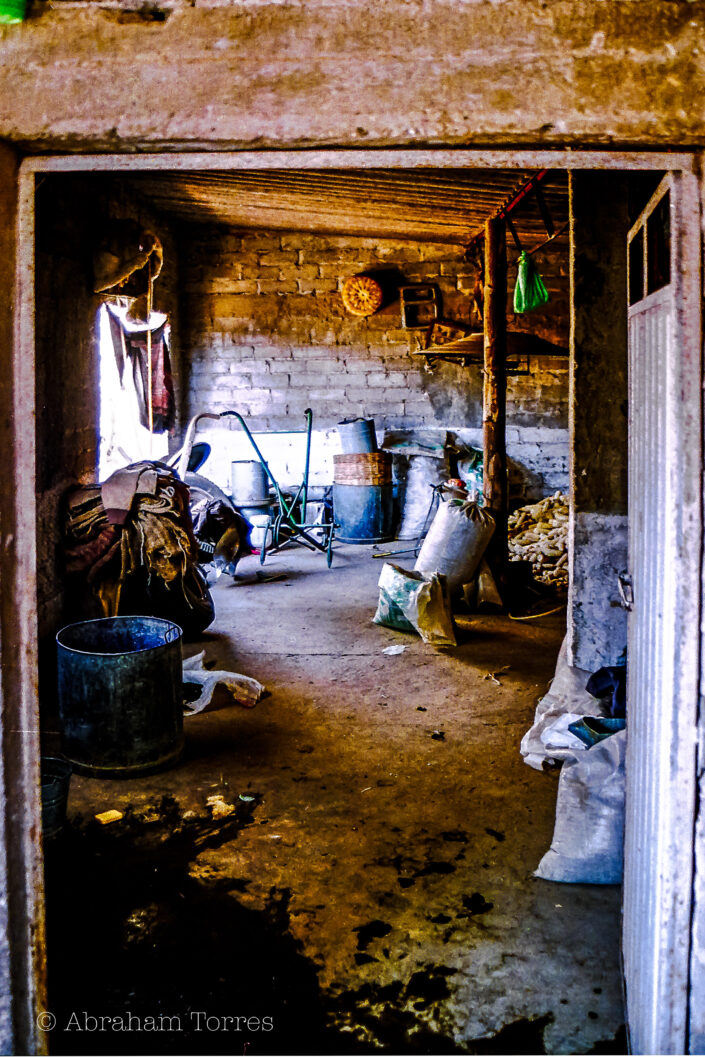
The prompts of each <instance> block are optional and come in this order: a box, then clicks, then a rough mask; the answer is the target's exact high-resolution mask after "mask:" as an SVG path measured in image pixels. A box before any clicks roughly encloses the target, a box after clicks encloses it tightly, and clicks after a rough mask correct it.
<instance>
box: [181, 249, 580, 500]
mask: <svg viewBox="0 0 705 1057" xmlns="http://www.w3.org/2000/svg"><path fill="white" fill-rule="evenodd" d="M179 256H180V273H181V280H182V320H183V330H182V335H183V342H184V359H185V362H186V366H185V374H186V378H185V380H186V379H187V386H188V392H187V409H188V413H189V414H195V413H196V412H197V411H205V410H210V411H222V410H225V409H227V408H234V409H236V410H239V411H240V412H241V413H242V414H243V415H245V417H246V418H247V420H248V423H249V424H250V426H251V427H252V428H253V429H255V430H267V429H278V430H281V429H284V430H287V429H288V430H291V429H300V428H301V426H302V422H303V411H304V409H305V408H307V407H309V406H310V407H312V408H313V410H314V416H315V417H314V424H315V426H316V427H318V428H320V429H325V428H330V427H331V426H334V425H335V424H336V423H337V422H339V421H340V420H341V419H343V418H348V417H353V416H356V415H365V416H372V417H374V419H375V422H376V424H377V426H378V427H379V428H382V427H388V428H400V427H406V428H409V427H420V428H424V427H435V428H438V427H439V426H440V427H443V428H445V429H449V430H455V431H458V430H470V431H471V433H476V434H477V439H479V433H477V431H478V430H479V428H480V426H481V422H482V372H481V367H480V366H479V365H474V366H469V367H462V366H460V365H457V364H452V363H443V362H438V363H436V365H435V366H434V367H433V369H432V370H428V369H427V368H426V365H425V360H424V359H423V357H419V356H417V355H414V352H415V351H417V349H418V348H419V347H420V341H421V338H422V337H423V332H420V331H416V332H414V331H411V332H410V331H407V330H404V329H402V327H401V312H400V304H399V299H398V297H396V298H395V299H394V300H392V301H391V302H390V303H389V304H387V305H386V306H385V307H383V308H382V309H381V310H380V311H379V312H377V313H376V314H375V315H373V316H371V317H369V318H368V319H360V318H356V317H354V316H352V315H350V314H349V313H348V312H347V311H346V310H345V307H344V305H343V302H342V299H341V296H340V290H341V288H342V284H343V282H344V280H345V279H346V278H347V277H348V276H349V275H353V274H355V273H356V272H360V271H367V272H370V271H372V272H374V271H381V272H383V273H385V274H386V275H388V276H391V277H392V278H393V279H394V280H395V281H396V284H399V283H415V282H427V281H428V282H433V283H435V284H437V285H438V287H439V289H440V292H441V296H442V307H443V316H444V318H447V319H450V320H458V321H461V322H464V323H472V324H474V326H475V327H476V328H478V327H479V326H480V324H479V321H478V319H477V317H474V316H473V314H472V300H471V295H472V290H473V287H474V284H475V275H476V273H475V267H474V266H473V265H472V264H469V263H467V262H466V261H465V260H464V252H463V249H462V248H461V247H457V246H448V245H445V244H436V243H410V242H396V241H392V240H379V239H363V238H342V237H333V236H320V235H306V234H281V233H277V232H236V231H231V230H226V229H219V228H189V229H185V230H184V231H183V232H182V235H181V238H180V255H179ZM514 256H515V255H514V254H513V253H512V251H511V250H510V253H509V259H510V262H511V267H510V278H509V287H510V297H509V301H510V302H511V291H512V290H513V287H514V278H515V274H516V268H515V263H514ZM536 261H537V265H538V267H539V270H540V271H541V273H542V274H543V276H544V279H545V281H546V284H547V286H548V288H549V292H550V293H551V302H550V304H549V305H547V306H546V307H545V309H544V310H542V311H540V312H537V313H534V314H532V315H527V316H524V317H514V316H513V315H510V320H509V325H510V327H511V328H512V329H515V330H529V331H531V332H533V333H536V334H537V335H538V336H540V337H542V338H544V339H546V340H549V341H552V342H554V343H555V344H559V345H562V346H564V347H565V346H567V343H568V274H567V272H568V259H567V246H566V243H565V240H564V239H563V240H561V241H559V240H556V242H555V243H553V244H552V245H551V246H550V247H547V250H546V251H544V252H543V253H540V254H537V255H536ZM417 335H418V336H417ZM567 367H568V362H567V359H561V358H557V357H556V358H550V359H544V358H541V359H535V360H532V361H531V371H530V374H528V375H520V376H511V377H510V378H509V383H508V392H507V400H508V426H509V432H508V442H509V445H510V449H511V452H512V453H513V457H514V458H515V459H516V460H517V461H518V462H519V464H520V465H521V464H522V463H524V464H525V465H524V469H523V477H522V474H521V473H520V477H522V479H523V480H524V482H525V483H526V485H527V487H526V489H525V491H526V494H527V495H536V494H543V492H544V491H546V490H550V489H551V488H552V487H554V488H555V487H562V486H563V485H564V484H565V482H566V480H567V478H566V472H567V432H566V431H567V412H568V387H567ZM544 449H545V450H544ZM544 477H546V480H544Z"/></svg>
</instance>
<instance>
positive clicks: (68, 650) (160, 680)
mask: <svg viewBox="0 0 705 1057" xmlns="http://www.w3.org/2000/svg"><path fill="white" fill-rule="evenodd" d="M56 642H57V647H58V650H57V653H58V680H59V713H60V716H61V724H62V749H63V753H64V755H65V756H66V758H67V759H68V760H69V761H70V762H71V763H72V764H73V768H74V770H75V771H78V773H79V774H89V775H92V776H94V777H96V778H133V777H135V776H137V775H141V774H149V773H153V772H154V771H159V770H162V769H163V768H165V767H169V766H170V765H171V764H173V763H176V761H177V760H178V759H179V757H180V756H181V753H182V752H183V746H184V734H183V689H182V687H183V676H182V659H181V628H180V627H179V626H178V625H177V624H172V622H171V621H170V620H163V619H161V618H160V617H141V616H140V617H109V618H105V619H102V620H87V621H83V622H82V623H80V624H70V625H69V626H68V627H65V628H62V630H61V631H60V632H59V633H58V635H57V636H56Z"/></svg>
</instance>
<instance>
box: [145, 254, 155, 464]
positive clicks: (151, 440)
mask: <svg viewBox="0 0 705 1057" xmlns="http://www.w3.org/2000/svg"><path fill="white" fill-rule="evenodd" d="M147 416H148V422H149V456H150V458H151V457H152V455H153V454H154V452H153V448H152V446H153V444H154V406H153V400H152V258H151V256H150V257H149V259H148V261H147Z"/></svg>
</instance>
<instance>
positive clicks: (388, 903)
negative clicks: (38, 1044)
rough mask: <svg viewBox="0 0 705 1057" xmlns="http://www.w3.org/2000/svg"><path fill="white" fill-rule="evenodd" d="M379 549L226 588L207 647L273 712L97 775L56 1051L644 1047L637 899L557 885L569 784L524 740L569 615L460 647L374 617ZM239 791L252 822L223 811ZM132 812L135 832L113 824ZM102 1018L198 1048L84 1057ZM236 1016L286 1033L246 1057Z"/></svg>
mask: <svg viewBox="0 0 705 1057" xmlns="http://www.w3.org/2000/svg"><path fill="white" fill-rule="evenodd" d="M370 553H371V552H370V550H369V549H367V548H355V547H351V546H347V547H345V546H339V547H338V548H337V549H336V556H335V560H334V566H333V569H332V570H330V571H329V570H328V569H327V568H326V565H325V561H324V560H323V559H322V557H321V556H319V555H312V554H310V553H308V552H307V551H304V550H302V549H300V548H295V549H291V550H289V551H286V552H284V553H282V554H280V555H278V556H271V557H269V558H268V559H267V563H266V565H265V567H264V571H265V573H269V572H272V573H273V572H276V571H283V572H285V573H286V574H287V577H286V579H285V580H282V581H278V582H271V583H256V584H250V585H248V584H246V583H233V581H232V580H227V581H225V580H224V579H223V580H221V582H220V583H219V584H218V585H217V586H216V588H215V589H214V597H215V599H216V608H217V619H216V623H215V624H214V625H213V626H212V628H211V629H210V631H209V633H208V634H207V635H206V636H205V638H204V640H203V642H202V643H196V644H189V645H188V646H187V647H186V650H185V652H186V653H187V654H191V653H194V652H197V650H199V649H201V648H203V646H205V648H206V649H207V655H208V658H209V659H211V660H213V661H215V662H217V663H216V666H217V667H219V668H220V667H225V668H231V669H233V670H236V671H240V672H243V673H245V674H248V675H253V676H255V677H256V678H258V679H259V680H260V681H261V682H263V683H264V684H265V685H266V687H267V689H268V691H269V696H267V697H266V698H265V699H263V700H262V701H261V702H260V703H259V704H258V705H257V706H256V707H255V708H254V709H252V710H251V711H247V710H245V709H243V708H240V707H237V706H234V707H233V706H229V707H225V708H222V709H220V710H218V711H214V712H211V713H208V714H204V715H201V716H196V717H191V718H189V719H187V720H186V722H185V725H186V735H187V750H186V757H185V760H184V761H183V763H182V764H181V765H179V766H178V767H177V768H175V769H173V770H171V771H169V772H167V773H164V774H160V775H156V776H153V777H147V778H142V779H139V780H131V781H125V782H116V781H97V780H92V779H86V778H74V780H73V783H72V793H71V803H70V818H71V825H70V827H69V829H68V831H67V834H66V835H65V836H64V838H63V842H62V841H60V842H57V846H56V848H54V849H53V851H52V852H51V853H50V855H49V862H48V879H47V887H48V898H49V936H50V950H49V956H50V987H51V992H50V1000H51V998H52V995H53V1001H54V1007H55V1008H57V1009H58V1010H60V1015H59V1029H58V1030H57V1032H56V1033H55V1037H54V1039H53V1046H54V1051H55V1052H57V1053H58V1052H74V1053H77V1052H94V1053H97V1052H105V1053H109V1052H116V1053H126V1052H141V1053H151V1052H154V1053H161V1052H172V1053H173V1052H190V1053H216V1052H229V1053H233V1052H240V1048H241V1047H242V1048H243V1052H249V1053H253V1054H257V1053H282V1054H283V1053H300V1052H301V1053H303V1052H310V1053H315V1052H328V1053H348V1052H350V1053H369V1052H373V1051H375V1050H377V1049H380V1048H381V1049H383V1050H386V1051H387V1052H393V1053H404V1052H414V1053H490V1052H504V1053H544V1052H545V1053H586V1052H594V1053H608V1052H613V1053H623V1052H625V1048H624V1043H623V1041H622V1039H623V1034H622V1028H621V1025H622V1023H623V1012H622V1004H621V996H620V973H619V965H618V946H619V910H620V892H619V890H618V889H617V888H613V887H609V888H600V887H593V886H579V885H571V886H562V885H557V884H552V883H548V882H545V881H540V880H537V879H535V878H533V877H532V871H533V869H534V868H535V867H536V865H537V863H538V861H539V859H540V857H541V855H542V853H543V852H544V851H545V849H546V848H547V847H548V845H549V843H550V839H551V833H552V828H553V817H554V806H555V792H556V777H555V775H552V774H540V773H537V772H535V771H533V770H531V769H530V768H528V767H527V766H526V765H525V764H524V763H523V762H522V759H521V757H520V755H519V751H518V746H519V741H520V739H521V736H522V734H523V733H524V731H525V730H526V729H527V727H528V726H529V725H530V723H531V718H532V715H533V709H534V705H535V703H536V700H537V699H538V697H539V696H540V695H541V694H542V693H543V692H544V690H545V688H546V684H547V682H548V680H549V679H550V678H551V676H552V674H553V669H554V664H555V658H556V655H557V653H558V648H559V645H560V641H561V638H562V635H563V623H562V622H563V615H562V614H558V615H557V616H554V617H547V618H544V619H541V620H534V621H529V622H525V623H520V622H516V621H512V620H510V619H508V618H506V617H488V616H481V617H480V616H477V617H465V618H462V621H461V633H460V638H461V640H462V641H461V645H460V646H459V647H458V648H457V649H453V650H448V651H436V650H434V649H433V648H432V647H430V646H426V645H424V644H423V643H422V642H421V640H420V639H419V638H417V637H415V636H412V635H410V634H409V635H407V634H404V633H401V632H395V631H392V630H390V629H387V628H381V627H377V626H375V625H373V624H372V623H371V620H370V618H371V616H372V614H373V612H374V608H375V602H376V595H377V591H376V580H377V577H378V575H379V571H380V567H381V563H380V562H378V561H373V560H372V559H371V557H370ZM402 564H403V560H402ZM258 569H259V565H258V562H257V559H256V558H249V559H247V560H246V561H244V562H242V563H241V565H240V570H239V571H240V574H241V576H242V577H246V576H247V574H254V573H255V572H256V571H257V570H258ZM397 642H401V643H404V644H405V645H407V646H408V648H407V649H406V651H405V652H404V653H402V654H401V655H399V656H386V655H384V654H383V653H382V650H383V649H384V648H385V647H386V646H388V645H390V644H392V643H397ZM505 667H506V670H505V671H501V672H500V670H501V669H505ZM490 673H500V674H498V675H497V676H496V679H493V678H491V677H490ZM214 793H221V794H223V796H224V799H225V800H226V802H230V803H234V804H236V805H237V811H236V813H235V814H234V815H231V816H229V817H227V818H224V819H222V820H214V819H212V818H211V817H210V813H209V811H208V809H207V808H206V806H205V803H206V798H207V797H208V796H210V795H212V794H214ZM241 794H242V795H245V796H247V797H254V800H251V801H250V800H247V801H242V800H240V799H239V797H240V795H241ZM110 807H117V808H120V809H121V810H125V809H126V808H127V809H128V810H127V816H126V818H125V819H124V820H123V822H120V823H116V824H115V825H113V826H108V827H98V826H97V824H95V823H93V822H91V821H90V820H91V819H92V816H93V814H94V813H95V812H97V811H99V810H104V809H107V808H110ZM69 921H70V926H69V924H67V922H69ZM69 947H70V948H71V949H72V950H71V952H69V951H68V950H67V948H69ZM77 952H79V953H80V965H79V957H78V955H77ZM71 974H73V976H71ZM96 976H97V977H98V978H99V982H97V980H96ZM126 978H129V986H128V984H127V983H126ZM69 981H70V982H69ZM79 1000H80V1001H79ZM81 1002H83V1004H81ZM77 1003H78V1007H77ZM91 1003H92V1005H91ZM150 1003H151V1005H150ZM194 1003H195V1005H194ZM199 1003H201V1004H200V1005H199ZM94 1007H95V1008H101V1009H107V1010H108V1011H110V1012H113V1013H114V1011H118V1012H122V1011H124V1010H136V1011H138V1012H140V1013H141V1014H142V1015H147V1014H149V1013H150V1011H151V1012H152V1013H153V1012H154V1011H155V1010H159V1011H160V1012H162V1013H166V1014H167V1015H171V1014H174V1013H177V1012H179V1011H183V1010H185V1009H188V1010H189V1017H191V1021H190V1022H189V1025H188V1029H189V1030H187V1031H186V1032H185V1031H184V1028H183V1025H181V1026H180V1030H181V1045H182V1046H183V1047H186V1046H187V1045H188V1049H179V1048H178V1046H179V1041H178V1040H177V1041H176V1043H175V1042H174V1038H173V1036H168V1033H165V1032H161V1034H160V1033H155V1034H153V1035H152V1036H150V1037H149V1038H146V1036H145V1035H144V1034H142V1035H140V1042H139V1047H140V1048H139V1049H136V1050H134V1051H133V1050H129V1049H128V1048H126V1047H127V1044H126V1042H125V1035H124V1034H123V1035H122V1037H120V1038H119V1039H116V1037H115V1033H114V1032H113V1035H112V1036H111V1035H110V1032H108V1033H104V1034H103V1035H102V1036H101V1039H100V1046H99V1045H97V1042H96V1038H95V1036H93V1037H92V1038H90V1039H87V1038H86V1037H85V1036H84V1037H82V1039H83V1044H85V1045H88V1043H90V1047H92V1049H90V1047H89V1049H87V1050H85V1051H84V1050H81V1049H80V1046H79V1045H78V1044H79V1043H81V1039H80V1038H78V1037H77V1035H76V1033H75V1032H73V1034H71V1033H68V1032H65V1031H62V1030H61V1028H62V1018H63V1022H64V1023H63V1026H64V1027H65V1022H66V1018H67V1016H68V1015H69V1013H70V1011H72V1010H73V1009H75V1008H80V1009H82V1010H85V1009H92V1008H94ZM194 1010H195V1011H198V1010H202V1011H204V1012H208V1011H210V1012H212V1013H213V1014H214V1015H216V1019H215V1020H213V1021H212V1027H213V1030H212V1031H210V1032H204V1031H201V1032H199V1031H195V1032H194V1030H192V1029H193V1012H194ZM224 1014H233V1015H238V1016H250V1015H252V1016H254V1015H256V1016H258V1017H259V1018H260V1021H261V1023H260V1024H259V1027H257V1028H255V1029H254V1030H251V1029H252V1028H253V1024H250V1025H249V1026H247V1025H244V1024H242V1023H239V1024H238V1027H237V1029H236V1030H237V1031H238V1035H237V1039H236V1040H235V1041H234V1040H233V1035H232V1025H227V1026H225V1027H224V1026H223V1025H222V1024H220V1022H219V1021H218V1020H217V1016H222V1015H224ZM265 1016H270V1017H271V1018H272V1022H273V1025H274V1028H273V1030H272V1032H271V1033H269V1034H268V1033H267V1032H266V1031H265V1030H264V1028H263V1020H264V1017H265ZM198 1023H200V1021H199V1022H198ZM203 1023H205V1021H204V1022H203ZM253 1023H254V1022H253ZM189 1032H190V1033H189ZM167 1036H168V1037H167ZM134 1045H135V1046H136V1045H137V1042H136V1041H135V1042H134ZM111 1046H114V1047H117V1048H115V1049H111V1048H110V1047H111ZM101 1047H102V1048H101Z"/></svg>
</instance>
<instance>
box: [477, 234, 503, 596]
mask: <svg viewBox="0 0 705 1057" xmlns="http://www.w3.org/2000/svg"><path fill="white" fill-rule="evenodd" d="M506 417H507V236H506V224H505V222H504V220H501V219H499V218H494V219H491V220H488V221H487V222H486V224H485V298H484V380H483V387H482V449H483V463H482V464H483V482H482V486H483V487H482V491H483V496H484V504H485V507H486V508H487V509H488V510H489V511H490V512H491V514H492V516H493V517H494V519H495V522H496V524H497V527H496V529H495V536H494V540H493V542H492V554H491V557H492V558H493V561H494V565H495V571H496V573H498V574H499V577H500V579H501V577H502V572H503V570H504V568H505V565H506V561H507V449H506V436H505V433H506Z"/></svg>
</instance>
